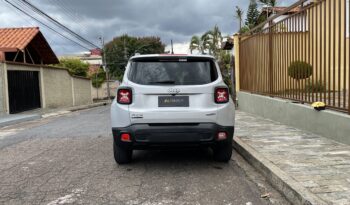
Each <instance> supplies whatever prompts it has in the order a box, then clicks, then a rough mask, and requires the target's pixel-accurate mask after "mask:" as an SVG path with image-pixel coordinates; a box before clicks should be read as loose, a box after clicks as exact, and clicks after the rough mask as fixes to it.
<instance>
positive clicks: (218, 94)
mask: <svg viewBox="0 0 350 205" xmlns="http://www.w3.org/2000/svg"><path fill="white" fill-rule="evenodd" d="M214 98H215V102H216V103H227V102H228V101H229V94H228V89H227V88H215V93H214Z"/></svg>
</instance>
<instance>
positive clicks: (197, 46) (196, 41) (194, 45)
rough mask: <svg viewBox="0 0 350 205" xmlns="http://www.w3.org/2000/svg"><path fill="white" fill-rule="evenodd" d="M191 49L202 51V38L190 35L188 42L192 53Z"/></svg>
mask: <svg viewBox="0 0 350 205" xmlns="http://www.w3.org/2000/svg"><path fill="white" fill-rule="evenodd" d="M193 50H198V51H199V52H201V53H203V49H202V40H201V38H199V37H198V36H192V38H191V42H190V51H191V54H192V52H193Z"/></svg>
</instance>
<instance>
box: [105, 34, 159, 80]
mask: <svg viewBox="0 0 350 205" xmlns="http://www.w3.org/2000/svg"><path fill="white" fill-rule="evenodd" d="M164 50H165V45H164V44H163V43H162V42H161V40H160V38H159V37H132V36H128V35H122V36H119V37H115V38H114V39H113V40H112V41H110V42H108V43H107V44H106V45H105V48H104V52H105V54H106V63H107V66H108V68H109V70H110V74H111V76H112V78H115V79H118V80H121V79H122V77H123V75H124V69H125V66H126V65H127V62H128V59H129V58H130V57H132V56H134V55H135V54H136V53H140V54H159V53H164Z"/></svg>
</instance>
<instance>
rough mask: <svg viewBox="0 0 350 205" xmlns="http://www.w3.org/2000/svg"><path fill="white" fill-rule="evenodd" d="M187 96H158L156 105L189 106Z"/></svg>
mask: <svg viewBox="0 0 350 205" xmlns="http://www.w3.org/2000/svg"><path fill="white" fill-rule="evenodd" d="M189 106H190V98H189V96H158V107H189Z"/></svg>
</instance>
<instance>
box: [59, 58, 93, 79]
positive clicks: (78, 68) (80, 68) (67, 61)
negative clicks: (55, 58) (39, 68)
mask: <svg viewBox="0 0 350 205" xmlns="http://www.w3.org/2000/svg"><path fill="white" fill-rule="evenodd" d="M57 66H58V67H62V68H67V69H68V72H69V73H70V74H71V75H75V76H81V77H86V76H87V72H88V70H89V64H88V63H84V62H82V61H81V60H79V59H76V58H62V59H60V63H59V64H57Z"/></svg>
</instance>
